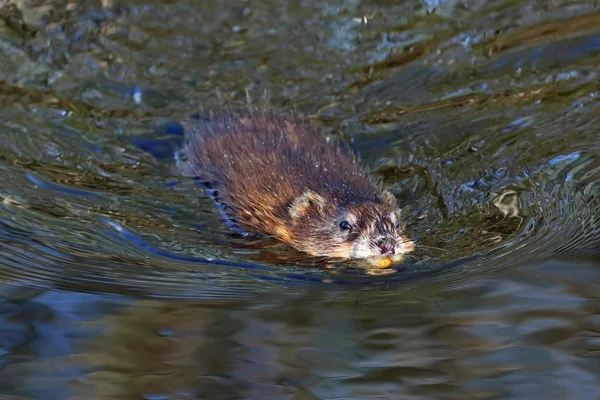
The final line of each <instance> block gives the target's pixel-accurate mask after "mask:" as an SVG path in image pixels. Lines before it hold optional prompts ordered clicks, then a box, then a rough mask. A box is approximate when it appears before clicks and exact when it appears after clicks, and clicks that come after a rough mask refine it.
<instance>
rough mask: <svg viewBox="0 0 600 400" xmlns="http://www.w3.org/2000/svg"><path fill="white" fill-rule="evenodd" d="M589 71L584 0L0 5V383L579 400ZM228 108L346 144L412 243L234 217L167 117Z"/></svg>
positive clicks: (588, 195) (596, 152)
mask: <svg viewBox="0 0 600 400" xmlns="http://www.w3.org/2000/svg"><path fill="white" fill-rule="evenodd" d="M599 75H600V5H599V4H598V2H594V1H577V0H552V1H538V0H535V1H522V0H495V1H483V0H466V1H460V2H459V1H456V0H448V1H444V2H436V1H435V0H430V1H428V2H420V1H411V0H409V1H403V2H400V1H390V0H364V1H359V0H348V1H341V0H333V1H328V2H321V1H316V0H303V1H289V2H285V1H272V0H260V1H259V0H257V1H244V0H242V1H222V2H221V1H218V2H217V1H215V2H213V1H192V0H187V1H185V0H182V1H170V0H162V1H153V2H150V1H143V0H139V1H119V0H103V1H85V2H84V1H71V2H68V1H59V0H51V1H46V0H15V1H9V2H7V1H4V2H2V1H0V102H1V107H0V175H1V176H2V181H1V183H0V200H1V205H0V395H2V398H10V399H67V398H68V399H147V400H160V399H188V398H192V399H193V398H198V399H291V400H313V399H342V398H343V399H368V398H386V399H387V398H389V399H400V398H401V399H492V398H493V399H538V398H539V399H598V398H600V355H599V354H600V315H599V313H600V299H599V297H598V293H600V291H599V289H600V261H599V260H600V186H599V182H600V100H599V99H600V85H599V81H600V80H599ZM248 102H250V103H251V104H263V105H264V104H266V105H268V106H269V107H270V108H272V109H274V110H275V111H276V112H278V113H281V114H294V115H301V116H303V117H305V118H308V119H310V120H312V121H313V122H315V123H317V124H319V125H321V126H322V127H323V129H324V132H326V133H327V134H330V135H333V136H336V137H340V138H341V139H342V140H346V141H348V142H350V143H352V145H353V146H354V148H355V149H356V151H357V152H358V153H359V154H360V156H361V159H362V161H363V162H364V164H365V165H366V166H368V167H369V168H371V169H372V170H373V171H374V173H375V174H376V175H378V176H379V177H380V178H381V179H383V181H384V182H385V184H386V186H387V187H388V188H389V189H390V190H391V191H392V192H393V193H394V194H395V195H396V196H397V197H398V199H399V201H400V203H401V205H402V206H403V210H404V211H403V213H404V215H405V218H406V220H407V230H408V234H409V236H411V237H412V238H414V239H415V240H416V242H417V243H418V244H419V246H420V248H418V249H417V250H416V251H415V252H414V253H413V254H412V255H411V257H409V258H408V259H407V260H406V262H405V263H403V264H401V265H398V266H395V267H394V270H393V271H392V272H393V273H390V274H386V275H375V276H374V275H369V274H367V273H365V271H363V270H360V269H356V268H352V267H350V266H348V267H346V266H344V265H338V266H336V268H328V269H323V268H321V267H320V266H319V265H316V264H315V263H313V262H311V261H310V260H307V259H306V258H305V257H301V256H299V255H298V254H296V253H294V252H292V251H291V250H290V249H288V248H286V247H285V246H278V245H275V244H274V243H253V242H252V243H251V242H249V240H248V239H245V238H240V237H237V236H235V235H234V234H232V233H231V231H230V230H229V228H228V227H227V225H226V224H224V223H223V222H222V221H221V220H220V218H219V214H218V213H217V212H215V207H214V205H213V203H212V202H211V200H210V199H209V198H208V197H207V196H206V195H205V194H204V193H203V192H202V190H201V189H200V188H199V187H197V185H195V184H194V183H193V182H190V181H189V180H188V179H187V178H183V177H181V176H178V175H177V174H175V173H174V169H173V160H172V159H171V157H169V156H170V154H171V150H172V140H171V139H172V138H173V137H176V136H175V135H173V133H179V129H180V127H179V125H178V123H179V122H181V121H186V120H189V119H190V116H191V115H193V114H194V113H197V112H198V111H199V110H204V109H211V110H219V108H224V107H226V106H227V105H232V104H233V105H236V106H239V105H245V104H247V103H248ZM149 149H150V150H151V151H147V150H149ZM10 396H13V397H10Z"/></svg>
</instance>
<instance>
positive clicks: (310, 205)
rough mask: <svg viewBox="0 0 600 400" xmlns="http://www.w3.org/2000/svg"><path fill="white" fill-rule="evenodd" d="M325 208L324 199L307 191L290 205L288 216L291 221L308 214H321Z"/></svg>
mask: <svg viewBox="0 0 600 400" xmlns="http://www.w3.org/2000/svg"><path fill="white" fill-rule="evenodd" d="M323 207H325V199H324V198H323V196H321V195H320V194H317V193H315V192H313V191H312V190H307V191H306V192H304V193H302V194H301V195H300V196H298V197H296V198H295V199H294V201H292V204H290V216H291V217H292V219H296V218H299V217H301V216H303V215H306V214H308V213H310V212H314V213H317V214H321V212H322V211H323Z"/></svg>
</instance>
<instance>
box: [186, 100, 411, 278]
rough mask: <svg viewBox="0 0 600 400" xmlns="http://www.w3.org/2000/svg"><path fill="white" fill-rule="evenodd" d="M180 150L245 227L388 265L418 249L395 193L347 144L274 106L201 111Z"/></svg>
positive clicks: (192, 171)
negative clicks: (407, 232)
mask: <svg viewBox="0 0 600 400" xmlns="http://www.w3.org/2000/svg"><path fill="white" fill-rule="evenodd" d="M178 158H179V161H178V165H179V167H180V169H181V171H182V172H183V173H184V174H186V175H191V176H194V177H196V178H198V179H201V180H202V181H204V182H205V184H206V185H207V186H208V187H210V188H211V189H213V190H214V194H216V197H217V198H218V199H219V202H220V203H221V204H222V205H223V208H224V209H225V212H226V214H227V216H228V217H229V218H230V219H231V220H232V222H233V223H235V224H237V225H238V226H239V227H241V228H242V230H244V231H247V232H253V233H259V234H263V235H267V236H271V237H274V238H276V239H279V240H281V241H284V242H287V243H289V244H290V245H291V246H293V247H294V248H296V249H297V250H300V251H303V252H306V253H308V254H311V255H313V256H325V257H332V258H340V259H351V258H352V259H365V260H366V261H367V262H368V263H370V264H372V265H377V266H381V267H385V266H387V265H389V264H390V263H391V262H392V261H398V260H400V259H401V258H402V256H403V255H404V254H405V253H408V252H410V251H411V250H412V247H413V243H412V242H411V241H409V240H408V239H407V238H406V236H405V235H404V224H403V222H402V219H401V216H400V209H399V208H398V205H397V203H396V199H395V197H394V196H393V195H392V194H391V193H390V192H387V191H384V190H383V189H382V188H381V187H380V185H379V184H377V183H375V181H374V180H373V179H371V178H370V177H369V175H368V173H367V172H366V170H364V169H362V168H361V167H360V166H359V164H358V160H357V158H356V157H355V156H354V154H353V153H352V152H351V151H350V150H349V149H348V148H347V146H341V145H339V144H338V143H334V142H333V141H331V140H329V138H326V137H324V136H322V135H319V133H318V131H317V130H315V129H314V128H312V127H310V126H308V125H306V124H300V123H297V122H294V121H293V120H291V119H288V118H285V117H280V116H276V115H273V114H271V113H267V112H247V113H241V114H226V115H221V116H218V115H217V116H211V117H208V118H204V119H202V118H200V119H199V120H198V121H196V122H194V124H193V125H191V126H188V127H187V128H186V135H185V140H184V144H183V147H182V148H181V150H180V153H179V157H178Z"/></svg>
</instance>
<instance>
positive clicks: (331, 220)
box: [289, 191, 413, 265]
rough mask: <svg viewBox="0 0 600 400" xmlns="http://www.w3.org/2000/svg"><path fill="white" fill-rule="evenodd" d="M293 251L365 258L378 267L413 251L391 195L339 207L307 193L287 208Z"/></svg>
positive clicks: (316, 195)
mask: <svg viewBox="0 0 600 400" xmlns="http://www.w3.org/2000/svg"><path fill="white" fill-rule="evenodd" d="M289 212H290V216H291V218H292V227H291V231H292V232H293V241H292V242H293V244H294V246H295V247H296V248H298V249H300V250H303V251H305V252H307V253H310V254H313V255H317V256H327V257H337V258H346V259H347V258H356V259H366V260H367V261H368V262H369V263H371V264H373V265H379V263H380V262H381V261H382V260H384V259H390V260H392V261H399V260H400V259H402V257H403V255H404V254H406V253H408V252H410V251H412V246H413V243H412V242H411V241H409V240H408V239H407V237H406V236H405V235H404V224H403V223H402V220H401V218H400V209H399V208H398V205H397V203H396V199H395V198H394V196H393V195H392V194H391V193H389V192H385V193H384V196H383V199H382V201H381V202H375V201H366V202H356V203H353V204H350V205H347V206H341V205H339V204H335V203H333V202H328V201H327V200H326V199H325V198H324V197H323V196H321V195H319V194H317V193H315V192H312V191H307V192H305V193H304V194H302V195H301V196H299V197H297V198H296V199H295V200H294V201H293V202H292V204H291V205H290V207H289Z"/></svg>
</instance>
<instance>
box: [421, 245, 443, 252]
mask: <svg viewBox="0 0 600 400" xmlns="http://www.w3.org/2000/svg"><path fill="white" fill-rule="evenodd" d="M413 247H414V248H416V249H435V250H441V251H445V252H450V250H448V249H442V248H441V247H435V246H426V245H422V244H421V245H418V244H415V245H414V246H413Z"/></svg>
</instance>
